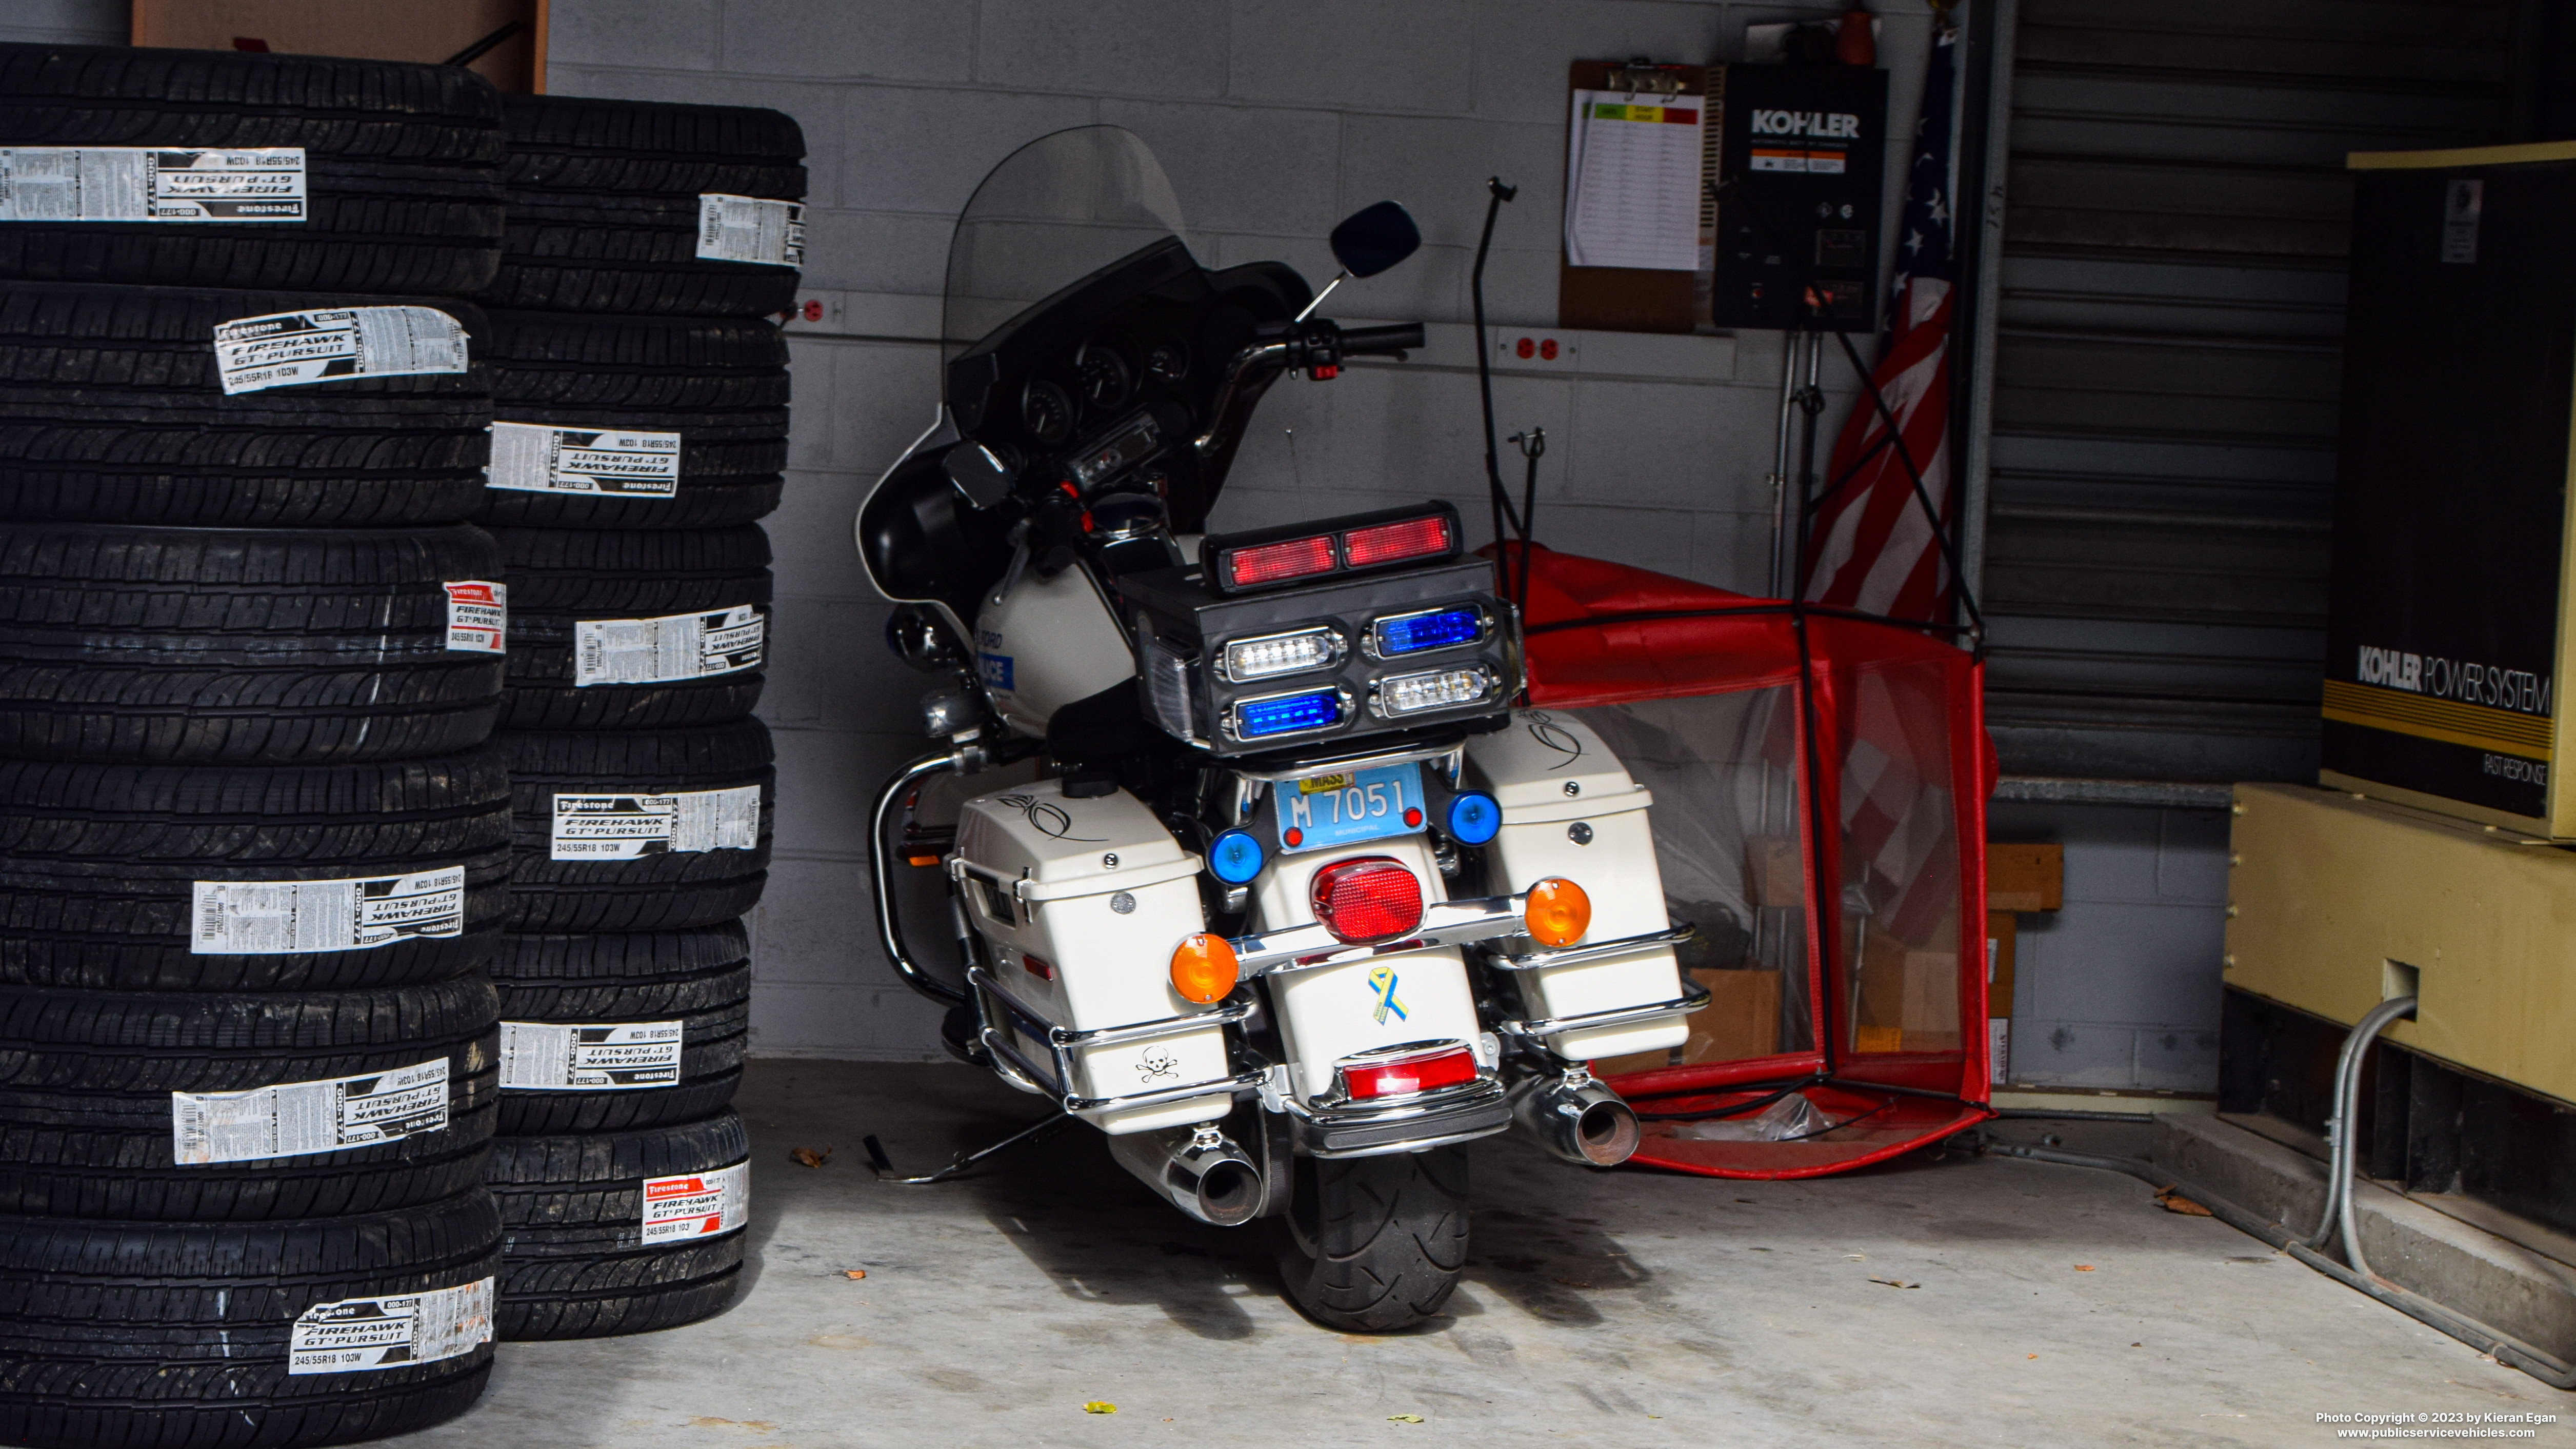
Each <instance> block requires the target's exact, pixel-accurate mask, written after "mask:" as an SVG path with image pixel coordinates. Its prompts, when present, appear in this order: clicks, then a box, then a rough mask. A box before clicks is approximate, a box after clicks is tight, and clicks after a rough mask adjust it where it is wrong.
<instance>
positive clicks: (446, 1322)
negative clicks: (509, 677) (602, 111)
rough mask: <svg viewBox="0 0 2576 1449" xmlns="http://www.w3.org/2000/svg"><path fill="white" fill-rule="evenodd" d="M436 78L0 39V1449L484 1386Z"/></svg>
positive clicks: (474, 653)
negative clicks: (1, 42)
mask: <svg viewBox="0 0 2576 1449" xmlns="http://www.w3.org/2000/svg"><path fill="white" fill-rule="evenodd" d="M500 119H501V118H500V102H499V97H498V96H497V95H496V94H494V93H493V91H492V89H491V88H490V87H489V86H488V85H487V84H485V83H484V82H483V81H481V80H480V79H478V78H476V77H475V76H473V75H472V74H471V73H469V72H466V71H464V70H461V69H448V68H444V67H434V66H411V65H398V64H390V63H384V62H376V61H355V60H325V59H316V58H307V57H297V56H284V55H277V56H271V55H248V54H236V53H231V52H225V53H199V52H190V51H172V50H127V49H122V48H115V49H110V48H103V47H102V48H90V47H70V46H60V47H46V46H29V45H9V46H0V146H5V147H7V148H9V149H8V150H7V151H6V152H5V153H0V168H5V169H6V171H7V176H6V178H5V184H0V1441H5V1442H7V1443H10V1444H31V1445H61V1446H73V1445H98V1444H127V1445H146V1444H166V1445H178V1444H186V1445H191V1446H210V1449H211V1446H226V1445H252V1444H256V1445H262V1446H285V1445H307V1444H330V1443H341V1442H346V1441H349V1440H355V1439H365V1438H374V1437H379V1436H382V1435H386V1434H393V1433H399V1432H403V1431H405V1430H410V1429H415V1428H420V1427H422V1426H425V1425H429V1424H433V1423H436V1422H439V1421H440V1420H443V1419H446V1418H448V1417H450V1416H452V1415H454V1414H456V1413H458V1412H460V1411H462V1410H463V1409H464V1408H466V1407H467V1406H468V1405H470V1404H471V1403H473V1401H474V1400H475V1398H476V1397H477V1395H479V1394H480V1393H481V1391H482V1388H483V1385H484V1381H485V1380H486V1378H487V1377H488V1376H489V1374H490V1371H491V1355H492V1349H491V1346H490V1345H491V1341H492V1322H493V1306H492V1305H493V1295H494V1288H495V1283H496V1279H497V1276H498V1273H499V1248H500V1239H501V1225H500V1220H499V1216H498V1212H497V1209H496V1206H495V1203H494V1199H493V1197H492V1195H491V1194H490V1193H489V1191H488V1190H486V1189H485V1187H484V1186H483V1175H484V1169H485V1161H486V1156H487V1150H488V1149H487V1143H488V1140H489V1138H490V1136H491V1134H492V1131H493V1125H494V1121H495V1119H496V1117H497V1115H498V1105H499V1104H498V1088H497V1075H498V1043H497V1036H498V1032H497V1024H498V1011H497V1006H498V1003H497V998H496V996H495V993H494V990H493V987H492V984H491V981H490V979H489V977H488V975H487V974H486V966H487V963H488V961H489V959H490V958H491V956H492V954H493V952H494V951H495V950H496V948H497V946H498V942H499V939H500V929H501V925H502V917H503V915H504V913H505V911H506V909H507V877H508V844H509V827H510V816H509V791H508V782H507V779H506V776H505V775H504V773H503V762H502V759H501V756H500V754H499V752H498V751H497V750H495V749H494V748H492V747H491V745H490V744H489V737H490V735H491V732H492V730H493V728H494V726H495V724H496V722H497V718H498V715H499V711H500V707H501V692H502V675H503V657H504V656H503V653H502V650H503V647H504V637H503V632H502V631H503V628H504V615H503V609H504V602H503V599H502V596H501V594H500V592H499V587H498V586H499V581H500V579H501V557H500V551H499V548H498V546H497V544H496V543H495V542H494V540H493V539H492V537H491V536H490V535H489V534H487V533H485V532H484V531H483V530H481V529H480V528H477V527H474V526H472V525H471V524H470V523H469V522H467V520H468V519H469V517H470V516H471V514H472V512H473V510H474V509H475V508H476V507H477V506H478V504H479V501H480V494H481V488H480V483H481V474H480V470H481V467H482V464H483V461H484V453H485V448H486V446H487V444H486V431H485V430H486V429H487V427H488V426H489V423H490V420H491V402H490V394H489V386H488V382H487V379H486V372H485V369H484V368H483V366H482V365H481V363H480V361H479V359H477V358H476V357H475V356H474V353H475V352H476V351H478V350H479V348H480V346H481V343H482V341H483V339H484V338H485V337H486V336H487V335H488V332H489V326H488V324H487V322H486V320H485V318H484V316H483V314H482V313H481V312H480V311H479V310H478V309H477V308H476V307H475V306H473V305H472V304H471V303H469V302H465V301H462V300H458V299H460V298H464V297H469V296H471V295H472V294H473V293H475V292H477V291H479V290H480V289H482V288H483V287H484V286H486V285H488V284H489V283H490V281H491V279H492V277H493V275H494V272H495V270H496V268H497V267H498V264H499V251H500V242H501V237H502V225H503V214H502V189H501V184H500V174H499V169H498V168H499V163H500V161H501V158H502V155H503V150H504V148H503V143H502V137H501V129H500Z"/></svg>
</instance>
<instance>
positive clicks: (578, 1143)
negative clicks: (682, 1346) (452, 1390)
mask: <svg viewBox="0 0 2576 1449" xmlns="http://www.w3.org/2000/svg"><path fill="white" fill-rule="evenodd" d="M750 1156H751V1138H750V1135H749V1134H748V1133H747V1132H745V1131H744V1130H743V1125H742V1118H741V1117H740V1116H738V1115H736V1114H735V1113H733V1112H731V1111H725V1112H720V1113H718V1114H717V1115H715V1116H713V1117H710V1118H707V1119H706V1120H704V1121H699V1122H689V1123H684V1124H681V1125H678V1126H672V1127H649V1128H645V1129H642V1130H640V1131H634V1132H615V1133H596V1134H591V1135H584V1136H556V1137H503V1138H500V1139H498V1140H497V1141H495V1142H494V1143H493V1146H492V1165H491V1169H490V1174H489V1181H490V1183H491V1187H492V1195H493V1197H494V1198H495V1199H497V1200H498V1201H499V1203H500V1207H501V1234H502V1237H501V1296H500V1323H499V1326H500V1333H501V1337H503V1338H505V1339H539V1338H595V1337H602V1336H605V1335H609V1334H621V1333H644V1332H648V1331H650V1330H652V1329H657V1328H669V1327H672V1326H674V1325H677V1324H682V1323H694V1322H696V1321H697V1320H699V1319H701V1318H706V1317H710V1316H712V1315H714V1314H716V1313H720V1312H722V1311H723V1310H724V1308H725V1306H726V1305H727V1304H729V1303H731V1302H732V1301H733V1295H734V1290H735V1288H736V1287H737V1286H738V1285H739V1283H740V1281H741V1276H742V1255H743V1233H742V1230H741V1228H740V1227H739V1226H735V1227H732V1228H726V1229H724V1230H723V1231H722V1232H720V1233H714V1234H705V1235H701V1236H693V1237H683V1238H664V1239H661V1240H659V1241H656V1242H652V1243H647V1242H645V1241H644V1213H645V1193H644V1185H645V1182H646V1180H647V1179H662V1178H673V1177H685V1176H690V1175H695V1174H704V1173H710V1172H720V1171H725V1170H727V1169H732V1171H730V1172H728V1173H727V1176H729V1177H732V1178H735V1179H737V1180H740V1179H741V1178H743V1177H744V1176H745V1175H746V1174H747V1170H748V1166H749V1158H750ZM720 1222H721V1220H719V1223H720Z"/></svg>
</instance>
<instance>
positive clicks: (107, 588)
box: [0, 523, 502, 764]
mask: <svg viewBox="0 0 2576 1449" xmlns="http://www.w3.org/2000/svg"><path fill="white" fill-rule="evenodd" d="M500 564H501V560H500V556H499V552H498V550H497V549H496V548H495V547H494V545H493V542H492V539H491V537H490V535H488V534H486V533H484V532H483V531H482V530H481V529H477V528H471V527H467V526H464V525H461V524H460V525H455V526H451V527H448V528H437V529H399V530H398V529H349V530H337V531H319V530H313V531H288V530H276V531H271V530H260V529H217V528H151V527H142V526H122V525H113V524H70V523H0V755H14V756H18V757H20V758H36V759H86V760H98V761H114V760H158V761H205V762H226V763H270V764H296V763H305V762H321V761H355V760H382V759H400V758H406V757H419V756H426V755H445V754H454V753H457V752H459V751H462V750H467V749H471V748H473V747H474V746H476V745H478V744H481V743H482V742H483V741H484V739H485V738H487V737H488V736H489V735H490V734H491V731H492V726H493V722H494V719H495V717H496V716H497V715H498V714H499V712H500V703H501V700H500V694H501V676H502V659H501V656H499V655H495V654H488V653H471V652H457V651H450V650H449V649H448V647H447V643H448V632H447V627H448V597H447V591H446V589H445V588H444V586H443V585H444V583H445V582H448V581H455V580H464V579H486V580H488V579H497V578H499V577H500V576H501V570H500Z"/></svg>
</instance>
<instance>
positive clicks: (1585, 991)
mask: <svg viewBox="0 0 2576 1449" xmlns="http://www.w3.org/2000/svg"><path fill="white" fill-rule="evenodd" d="M1467 777H1468V780H1467V782H1468V783H1469V784H1470V785H1471V786H1473V787H1475V788H1478V789H1482V790H1484V791H1486V792H1487V793H1489V794H1491V795H1492V796H1493V797H1494V799H1495V800H1496V801H1497V802H1499V803H1500V804H1501V805H1502V807H1503V828H1502V832H1501V833H1500V834H1498V835H1496V836H1495V837H1494V841H1493V843H1492V844H1491V845H1489V846H1487V847H1486V848H1485V849H1486V859H1487V860H1488V862H1490V865H1491V868H1490V870H1489V872H1488V874H1489V877H1490V879H1489V881H1488V884H1489V885H1490V887H1491V888H1492V889H1493V890H1495V891H1496V892H1501V891H1504V890H1506V889H1508V890H1512V891H1525V890H1528V889H1529V888H1530V887H1531V886H1532V885H1533V884H1536V883H1537V882H1538V881H1540V880H1543V879H1545V878H1547V877H1549V876H1556V877H1559V878H1561V879H1564V880H1570V881H1572V882H1574V883H1575V884H1576V885H1579V886H1581V887H1583V892H1584V894H1585V895H1587V896H1589V897H1591V900H1592V926H1591V929H1590V930H1589V931H1587V932H1585V933H1584V935H1583V938H1582V939H1581V940H1580V941H1577V942H1576V943H1575V948H1577V949H1579V948H1581V947H1585V946H1591V945H1597V944H1601V943H1605V942H1611V941H1617V940H1622V939H1625V938H1629V937H1651V936H1654V935H1656V934H1659V933H1661V932H1664V931H1668V930H1670V929H1671V928H1672V926H1673V925H1674V922H1673V921H1672V920H1671V918H1670V917H1669V915H1668V914H1667V912H1666V909H1665V906H1664V879H1663V873H1662V872H1661V871H1660V870H1658V869H1657V868H1656V865H1655V837H1654V832H1653V830H1652V828H1651V827H1650V826H1649V825H1648V823H1647V809H1648V807H1649V806H1651V805H1653V804H1654V803H1655V798H1654V796H1653V794H1652V793H1651V792H1649V791H1648V790H1647V789H1646V788H1645V787H1644V786H1642V785H1639V784H1638V783H1637V782H1636V781H1635V780H1633V779H1631V778H1629V775H1628V771H1627V769H1626V767H1624V766H1622V765H1621V764H1620V763H1619V759H1618V757H1617V756H1616V755H1613V754H1612V753H1610V750H1609V747H1608V746H1606V745H1604V744H1602V743H1601V737H1600V736H1598V735H1596V734H1594V733H1593V732H1592V731H1591V729H1590V728H1588V727H1587V726H1585V725H1584V724H1583V722H1582V721H1580V720H1578V719H1576V718H1574V717H1573V716H1572V715H1570V714H1565V713H1561V712H1558V711H1553V710H1543V709H1535V710H1522V711H1518V712H1516V713H1514V714H1513V716H1512V722H1511V725H1510V727H1509V728H1506V729H1503V730H1499V731H1496V732H1495V733H1493V734H1489V735H1478V736H1476V737H1475V738H1473V739H1471V740H1469V741H1468V743H1467ZM1520 949H1522V950H1524V951H1526V950H1529V949H1532V948H1530V947H1528V946H1523V947H1521V948H1520ZM1513 974H1514V975H1515V976H1516V977H1517V978H1518V979H1519V981H1520V983H1521V1001H1522V1006H1523V1008H1524V1010H1525V1011H1526V1012H1527V1014H1528V1015H1527V1019H1530V1020H1561V1019H1563V1018H1566V1017H1571V1016H1584V1015H1590V1014H1592V1013H1595V1012H1604V1011H1619V1010H1624V1009H1627V1008H1630V1007H1639V1006H1649V1005H1653V1004H1654V1003H1657V1002H1666V1001H1675V1000H1678V999H1679V998H1680V996H1681V994H1682V986H1681V968H1680V965H1679V963H1678V962H1677V961H1676V960H1675V958H1674V955H1673V948H1672V946H1671V945H1669V944H1662V943H1654V942H1648V943H1645V944H1641V945H1639V946H1638V947H1636V948H1635V949H1633V950H1626V951H1618V952H1614V953H1612V954H1610V955H1607V956H1603V957H1600V958H1597V959H1591V960H1583V961H1578V962H1575V963H1573V964H1570V965H1565V966H1550V967H1541V968H1539V969H1537V970H1532V971H1520V972H1515V973H1513ZM1688 1034H1689V1027H1688V1023H1687V1021H1686V1019H1685V1018H1684V1017H1683V1016H1681V1015H1679V1014H1678V1013H1676V1014H1673V1015H1668V1016H1662V1017H1656V1018H1652V1019H1649V1020H1646V1021H1642V1022H1634V1023H1630V1024H1628V1025H1624V1026H1607V1027H1595V1028H1588V1029H1586V1028H1577V1029H1575V1030H1570V1031H1563V1032H1557V1033H1553V1034H1551V1035H1549V1036H1547V1037H1545V1038H1543V1040H1545V1042H1546V1043H1547V1047H1548V1049H1549V1050H1550V1051H1553V1052H1555V1053H1556V1054H1557V1055H1559V1056H1563V1057H1570V1058H1572V1059H1574V1060H1577V1061H1593V1060H1597V1059H1599V1058H1602V1057H1615V1056H1624V1055H1626V1054H1628V1053H1630V1052H1644V1051H1662V1050H1664V1049H1666V1048H1668V1047H1677V1046H1680V1045H1681V1044H1682V1041H1683V1039H1684V1038H1685V1037H1686V1036H1687V1035H1688Z"/></svg>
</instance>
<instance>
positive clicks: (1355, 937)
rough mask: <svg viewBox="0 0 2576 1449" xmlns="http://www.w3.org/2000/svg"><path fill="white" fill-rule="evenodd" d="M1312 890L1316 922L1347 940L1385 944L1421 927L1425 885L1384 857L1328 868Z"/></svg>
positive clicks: (1373, 857)
mask: <svg viewBox="0 0 2576 1449" xmlns="http://www.w3.org/2000/svg"><path fill="white" fill-rule="evenodd" d="M1313 889H1314V900H1315V919H1317V920H1319V921H1322V922H1323V923H1324V929H1325V930H1327V931H1330V932H1332V933H1333V934H1334V935H1335V936H1337V937H1339V938H1341V939H1342V940H1345V941H1383V940H1386V939H1388V938H1389V937H1392V936H1401V935H1403V934H1404V933H1405V932H1407V931H1410V930H1412V929H1413V928H1414V927H1416V926H1418V925H1421V924H1422V882H1421V881H1420V880H1419V879H1417V878H1416V877H1415V876H1414V874H1413V872H1412V871H1410V870H1407V869H1406V868H1405V867H1404V865H1403V863H1402V862H1400V861H1394V860H1389V859H1387V858H1386V857H1385V856H1382V855H1376V856H1369V857H1366V858H1364V859H1361V860H1346V861H1343V862H1342V863H1341V864H1339V865H1328V866H1326V867H1324V868H1323V869H1322V870H1319V871H1317V872H1315V883H1314V887H1313Z"/></svg>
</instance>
